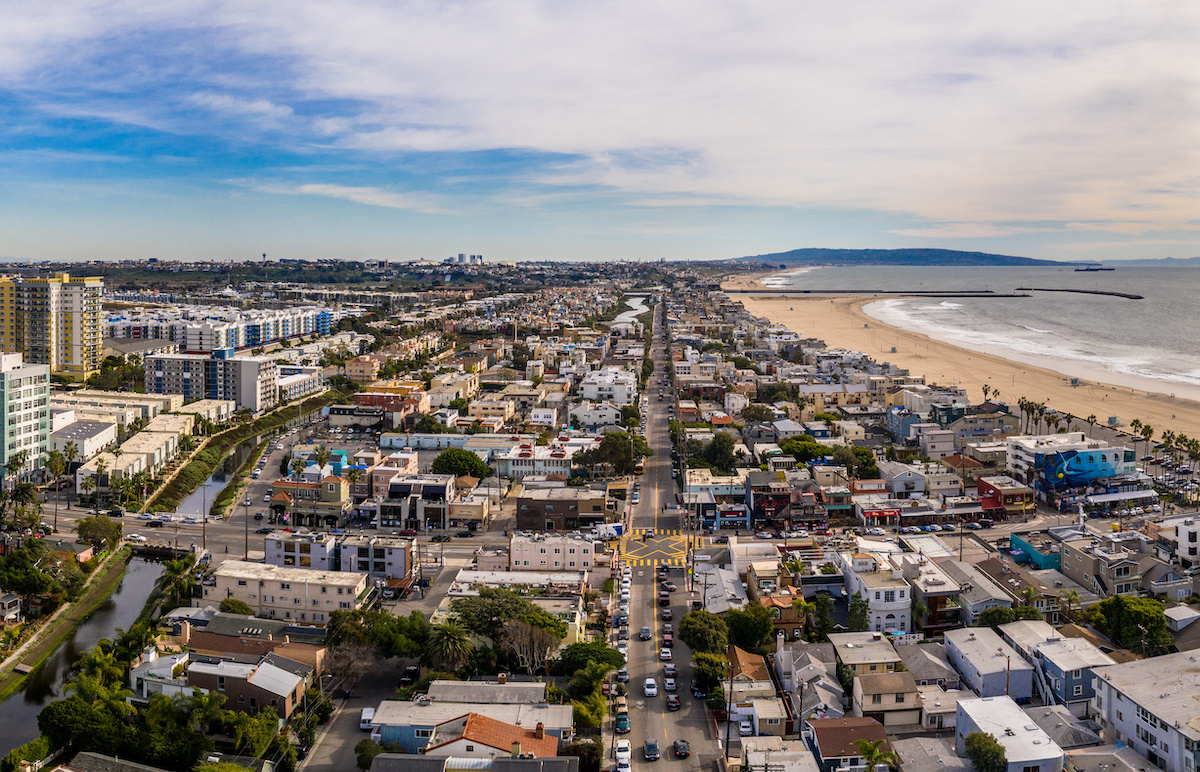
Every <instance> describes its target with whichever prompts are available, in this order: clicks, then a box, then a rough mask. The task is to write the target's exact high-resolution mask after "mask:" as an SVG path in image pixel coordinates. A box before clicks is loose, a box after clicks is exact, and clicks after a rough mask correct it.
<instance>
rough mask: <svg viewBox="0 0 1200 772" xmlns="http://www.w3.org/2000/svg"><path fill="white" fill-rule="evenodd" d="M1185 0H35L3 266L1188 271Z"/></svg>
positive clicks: (1197, 158) (20, 54)
mask: <svg viewBox="0 0 1200 772" xmlns="http://www.w3.org/2000/svg"><path fill="white" fill-rule="evenodd" d="M1197 40H1200V4H1197V3H1194V2H1172V1H1171V0H1165V1H1164V2H1154V3H1137V2H1106V1H1104V0H1095V1H1093V0H1089V1H1087V2H1084V1H1083V0H1069V1H1068V2H1062V3H1045V2H1021V1H1020V0H1004V2H970V3H963V2H961V0H956V1H955V2H922V1H921V0H909V1H908V2H904V3H896V2H894V0H890V1H889V2H856V3H814V2H796V0H789V1H788V2H757V1H755V0H747V2H739V3H730V2H708V1H706V0H687V1H686V2H682V1H680V2H676V1H674V0H662V1H660V2H653V1H651V2H646V1H645V0H643V1H642V2H603V1H597V2H588V3H582V2H562V1H561V0H559V1H558V2H529V1H526V0H504V1H503V2H467V1H465V0H464V1H455V0H440V1H430V2H404V1H403V0H396V1H394V2H386V3H372V2H343V1H342V0H316V1H309V0H288V2H286V3H281V2H272V3H265V2H257V0H236V2H223V1H221V0H215V1H210V2H203V3H201V2H191V1H190V0H158V1H157V2H153V3H147V2H145V0H137V1H136V2H132V1H127V0H103V1H99V0H55V2H53V3H46V2H44V0H31V1H26V0H15V1H14V2H6V3H5V4H4V11H3V21H0V257H3V258H7V259H32V260H43V259H48V260H59V259H105V260H111V259H123V258H148V257H158V258H160V259H215V260H243V259H252V258H254V257H256V256H259V255H261V254H263V253H266V254H267V255H268V256H269V257H272V258H282V257H301V258H322V257H332V258H347V259H363V258H386V259H417V258H428V259H441V258H444V257H446V256H449V255H451V254H457V253H459V252H465V253H470V254H483V255H484V256H485V258H487V259H489V260H543V259H577V260H657V259H660V258H665V259H668V260H680V259H718V258H730V257H739V256H742V255H753V254H763V253H770V252H777V251H785V250H788V249H794V248H799V247H837V248H896V247H939V248H946V249H968V250H981V251H989V252H999V253H1003V254H1014V255H1024V256H1028V257H1040V258H1047V259H1057V260H1103V259H1106V258H1107V259H1138V258H1158V257H1166V256H1174V257H1191V256H1196V255H1200V82H1198V81H1200V47H1198V46H1196V41H1197Z"/></svg>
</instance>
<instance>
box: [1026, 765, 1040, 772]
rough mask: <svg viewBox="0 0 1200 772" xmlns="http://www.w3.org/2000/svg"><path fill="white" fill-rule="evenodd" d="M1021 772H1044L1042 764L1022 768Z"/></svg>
mask: <svg viewBox="0 0 1200 772" xmlns="http://www.w3.org/2000/svg"><path fill="white" fill-rule="evenodd" d="M1021 772H1042V765H1041V764H1027V765H1025V766H1024V767H1021Z"/></svg>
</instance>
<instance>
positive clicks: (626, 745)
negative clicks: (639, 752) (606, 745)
mask: <svg viewBox="0 0 1200 772" xmlns="http://www.w3.org/2000/svg"><path fill="white" fill-rule="evenodd" d="M615 750H616V756H617V763H618V764H620V763H621V762H622V761H626V762H628V761H632V760H633V746H632V745H631V744H630V742H629V741H628V740H617V744H616V746H615Z"/></svg>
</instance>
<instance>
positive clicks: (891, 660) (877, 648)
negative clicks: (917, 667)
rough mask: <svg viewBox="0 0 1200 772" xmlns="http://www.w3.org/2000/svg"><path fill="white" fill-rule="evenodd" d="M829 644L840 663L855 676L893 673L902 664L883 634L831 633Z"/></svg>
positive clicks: (894, 649)
mask: <svg viewBox="0 0 1200 772" xmlns="http://www.w3.org/2000/svg"><path fill="white" fill-rule="evenodd" d="M829 643H830V644H832V645H833V650H834V653H835V655H836V656H837V659H838V662H840V663H841V664H842V665H844V666H846V667H848V668H850V670H852V671H853V672H854V674H855V675H870V674H871V673H891V672H894V671H895V670H896V668H897V667H898V666H900V664H901V662H902V660H901V659H900V655H899V654H897V653H896V648H895V647H894V646H892V642H891V641H889V640H888V639H887V638H886V637H885V636H884V635H883V634H882V633H871V632H866V633H831V634H830V635H829Z"/></svg>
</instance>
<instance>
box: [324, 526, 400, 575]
mask: <svg viewBox="0 0 1200 772" xmlns="http://www.w3.org/2000/svg"><path fill="white" fill-rule="evenodd" d="M337 549H338V553H339V555H340V560H339V565H340V566H341V570H343V571H355V572H358V573H360V574H367V575H368V576H370V577H371V578H373V579H407V578H408V577H409V576H411V575H412V571H413V566H414V565H415V564H416V559H417V547H416V543H415V542H414V541H413V540H412V539H401V538H398V537H395V536H344V537H342V540H341V542H340V543H339V544H338V545H337Z"/></svg>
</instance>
